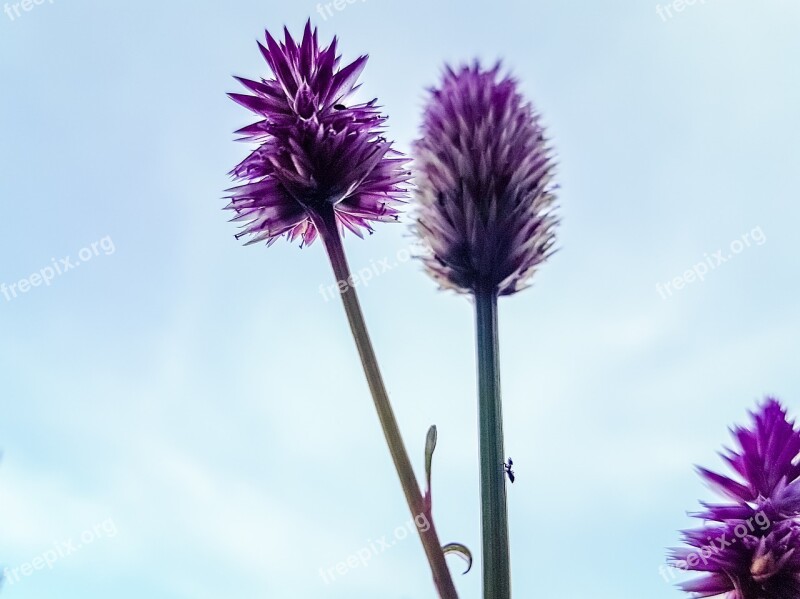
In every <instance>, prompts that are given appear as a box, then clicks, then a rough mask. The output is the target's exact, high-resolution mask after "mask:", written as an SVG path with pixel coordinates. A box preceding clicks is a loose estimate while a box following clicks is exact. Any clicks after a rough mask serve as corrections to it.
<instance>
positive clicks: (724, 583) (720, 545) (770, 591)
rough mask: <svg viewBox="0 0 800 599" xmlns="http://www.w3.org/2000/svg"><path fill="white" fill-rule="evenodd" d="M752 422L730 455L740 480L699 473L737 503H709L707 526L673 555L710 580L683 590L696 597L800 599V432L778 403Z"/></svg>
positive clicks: (740, 431) (770, 402)
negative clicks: (799, 488)
mask: <svg viewBox="0 0 800 599" xmlns="http://www.w3.org/2000/svg"><path fill="white" fill-rule="evenodd" d="M752 416H753V419H754V425H753V427H752V428H743V427H737V428H735V429H733V430H732V433H733V436H734V438H735V439H736V441H737V444H738V447H737V448H736V449H729V450H726V453H724V454H723V457H724V459H725V460H726V461H727V462H728V464H729V465H730V466H731V467H732V469H733V470H734V471H735V473H736V475H737V476H736V477H728V476H724V475H721V474H717V473H715V472H712V471H710V470H706V469H705V468H698V471H699V472H700V474H701V476H702V477H703V478H704V479H705V480H706V481H707V482H708V483H710V484H711V486H712V488H714V489H715V490H717V491H718V492H720V493H721V494H723V495H724V496H725V497H726V498H728V499H729V502H728V503H718V504H711V503H704V504H703V506H704V508H705V509H704V511H702V512H700V513H697V514H694V515H695V517H697V518H699V519H702V520H703V521H704V524H703V526H702V527H700V528H697V529H693V530H687V531H684V533H683V539H684V542H685V543H686V545H687V547H683V548H679V549H675V550H673V551H672V555H671V558H672V563H673V565H675V566H676V567H680V568H683V569H686V570H694V571H697V572H703V573H705V574H706V576H705V577H703V578H700V579H697V580H692V581H689V582H686V583H683V584H681V588H682V589H683V590H684V591H687V592H691V593H694V594H695V596H696V597H724V598H725V599H796V598H797V597H800V520H798V517H800V491H799V490H798V485H799V484H800V482H798V481H799V480H800V466H799V465H798V458H799V457H800V431H798V430H797V428H796V427H795V423H794V421H792V420H790V419H789V418H788V417H787V414H786V410H785V409H784V408H783V407H782V406H781V404H780V402H778V401H777V400H776V399H772V398H767V400H766V401H765V402H764V404H763V405H762V406H761V407H760V409H759V410H758V411H757V412H756V413H755V414H753V415H752Z"/></svg>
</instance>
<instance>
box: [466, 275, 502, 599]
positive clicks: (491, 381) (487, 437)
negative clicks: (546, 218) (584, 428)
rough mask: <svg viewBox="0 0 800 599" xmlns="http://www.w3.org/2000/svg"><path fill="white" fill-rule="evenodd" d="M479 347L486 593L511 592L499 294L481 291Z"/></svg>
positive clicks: (491, 596) (498, 598)
mask: <svg viewBox="0 0 800 599" xmlns="http://www.w3.org/2000/svg"><path fill="white" fill-rule="evenodd" d="M475 316H476V320H475V324H476V330H477V350H478V394H479V397H478V422H479V427H480V451H481V458H480V460H481V523H482V529H483V597H484V599H509V598H510V597H511V566H510V561H509V560H510V554H509V548H508V511H507V507H506V480H505V472H504V470H503V463H504V462H505V455H504V449H503V410H502V402H501V399H500V363H499V358H498V351H499V340H498V333H497V294H496V293H495V292H494V290H491V291H479V292H476V293H475Z"/></svg>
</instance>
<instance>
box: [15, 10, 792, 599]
mask: <svg viewBox="0 0 800 599" xmlns="http://www.w3.org/2000/svg"><path fill="white" fill-rule="evenodd" d="M12 4H13V3H12ZM661 4H662V6H666V5H667V3H666V2H662V3H661ZM656 6H657V5H656V3H654V2H647V1H641V0H640V1H637V2H634V1H632V0H626V1H613V0H612V1H609V2H591V3H590V2H582V3H577V2H557V1H556V0H546V1H538V2H527V1H522V0H505V1H503V2H500V3H488V2H486V3H477V2H472V3H465V2H453V1H447V0H438V1H437V2H435V3H433V2H423V1H422V0H408V1H406V2H402V3H401V2H391V1H389V0H366V1H365V2H360V1H359V2H356V3H354V4H350V5H346V6H345V8H344V10H342V11H335V12H334V14H333V15H332V16H329V17H328V18H327V19H323V18H322V17H321V16H320V15H319V14H317V10H316V4H315V3H314V2H312V1H308V2H298V1H293V2H288V1H287V2H275V1H272V0H267V1H262V2H255V1H239V2H230V3H210V2H197V1H196V2H188V1H178V2H171V3H164V2H152V1H149V0H142V1H140V2H136V3H126V4H124V5H123V4H121V3H117V2H99V1H94V2H91V1H88V0H55V1H54V2H53V3H50V2H49V0H48V2H45V3H44V4H41V5H33V6H32V9H31V10H30V11H29V12H22V13H21V15H20V16H19V17H15V18H14V20H12V19H10V18H9V17H8V16H7V15H6V14H5V13H3V14H0V64H2V71H0V76H1V77H2V84H0V85H2V87H3V93H2V94H0V131H1V132H2V134H0V164H1V165H2V167H1V168H2V177H0V201H2V204H1V206H2V212H1V213H0V255H2V256H3V259H2V260H0V283H5V284H7V285H9V284H12V283H18V281H20V280H21V279H24V278H27V277H29V275H31V274H32V273H37V272H39V271H41V270H42V269H43V268H45V267H48V266H49V265H51V264H52V259H53V258H56V262H57V263H58V262H59V259H60V258H63V257H67V256H71V257H72V261H73V262H75V261H76V260H75V257H77V256H78V254H79V252H80V250H81V249H82V248H91V244H92V243H96V244H97V245H96V247H100V245H99V243H100V241H101V240H103V239H106V238H110V239H111V240H112V242H113V251H111V252H105V251H103V250H102V249H100V251H99V252H97V255H95V254H94V253H93V254H92V256H91V258H90V259H89V260H87V261H86V262H85V263H82V264H81V266H80V268H73V269H71V270H70V271H68V272H64V273H63V274H62V275H60V276H56V277H55V278H54V279H53V281H52V282H51V284H50V285H49V286H43V285H40V286H38V287H34V288H31V289H29V290H28V291H27V292H26V293H24V294H20V295H19V296H18V297H16V298H13V297H12V299H11V301H7V300H6V298H5V297H3V296H2V295H0V338H1V339H2V343H0V399H1V400H2V404H0V405H2V416H1V417H0V448H2V452H3V460H2V463H0V564H3V565H4V566H8V567H11V568H14V567H21V565H23V564H26V563H31V562H32V560H34V559H35V558H37V557H38V556H43V555H45V554H46V552H48V551H51V550H52V549H53V543H54V541H56V542H61V541H66V540H70V539H72V540H73V541H79V539H80V536H81V534H82V533H85V532H86V531H91V530H92V529H93V528H95V527H97V531H96V532H95V533H91V532H90V533H89V535H88V536H87V538H88V537H92V538H93V542H91V543H88V544H86V545H85V546H83V547H82V548H81V549H80V550H79V551H77V552H74V553H72V554H70V555H65V556H63V557H59V559H57V560H56V561H55V563H54V564H53V568H52V570H50V569H45V570H40V571H35V572H33V573H32V574H31V575H29V576H25V577H23V578H21V579H20V580H19V582H17V583H15V584H14V585H8V584H7V585H6V586H5V588H4V589H3V591H2V593H3V594H4V595H6V596H8V597H12V598H17V599H41V598H46V597H58V598H59V599H73V598H75V599H77V598H80V599H106V598H107V597H116V598H119V599H126V598H133V597H136V598H140V597H150V598H153V599H172V598H186V599H212V598H213V599H217V598H219V597H237V598H239V599H261V598H288V597H291V598H292V599H319V598H320V597H326V598H328V597H330V598H333V599H340V598H341V599H375V598H376V597H381V598H385V599H427V598H432V597H433V596H434V593H433V587H432V585H431V583H430V578H429V574H428V570H427V565H426V562H425V560H424V556H423V552H422V549H421V546H420V545H419V542H418V541H417V540H416V539H415V538H413V537H411V538H409V539H408V540H404V541H402V542H398V543H397V544H396V545H394V546H393V547H392V548H391V550H390V551H385V552H384V553H382V554H380V555H378V556H376V557H374V558H373V559H372V560H371V562H370V564H369V566H368V567H367V568H357V569H353V570H351V571H350V572H348V573H347V574H346V575H345V576H343V577H341V578H340V579H338V580H336V581H334V582H332V583H330V584H327V585H326V583H325V582H324V581H323V579H322V578H321V577H320V576H319V574H318V570H319V568H329V567H331V566H334V565H335V564H336V563H337V562H339V561H342V560H345V559H346V558H347V557H348V555H350V554H352V553H355V552H356V551H358V550H359V549H360V548H362V547H364V546H367V545H368V543H369V541H374V540H376V539H379V538H381V537H382V536H384V535H386V536H388V537H389V538H391V537H392V535H393V534H394V533H393V531H394V529H395V528H396V527H398V526H403V525H404V524H405V523H406V522H407V521H408V514H407V509H406V506H405V504H404V501H403V498H402V494H401V492H400V487H399V484H398V483H397V481H396V477H395V474H394V472H393V470H392V467H391V463H390V460H389V457H388V452H387V450H386V448H385V445H384V443H383V440H382V437H381V433H380V431H379V427H378V425H377V419H376V417H375V415H374V413H373V408H372V405H371V400H370V398H369V395H368V391H367V386H366V384H365V382H364V380H363V376H362V373H361V371H360V366H359V364H358V363H357V361H356V353H355V349H354V347H353V343H352V340H351V339H350V336H349V331H348V329H347V326H346V322H345V319H344V316H343V312H342V309H341V306H340V305H338V303H337V302H334V301H327V302H326V301H325V300H324V299H323V298H322V297H321V295H320V293H319V285H320V284H323V285H328V284H330V282H331V278H332V276H331V274H330V273H329V266H328V264H327V263H326V260H325V257H324V253H323V249H322V247H321V246H320V245H319V244H315V245H314V246H312V247H311V248H309V249H306V250H303V251H301V250H299V249H298V248H297V247H294V246H290V245H288V244H286V243H284V242H281V243H278V244H276V245H275V246H273V247H272V248H269V249H266V248H264V247H260V246H258V247H249V248H243V247H240V246H239V244H238V243H237V242H236V241H235V240H234V239H233V233H234V232H235V229H234V226H233V225H232V224H229V223H227V222H226V219H227V215H226V214H225V213H223V212H221V210H220V208H221V207H222V206H223V205H224V202H223V200H221V199H220V196H221V195H222V190H223V189H224V188H225V187H227V186H228V185H229V180H228V178H227V177H226V172H227V171H228V170H229V169H230V168H231V167H232V166H233V165H234V164H235V163H236V162H237V161H238V160H239V159H241V158H242V157H243V156H244V153H245V152H246V147H245V146H244V145H242V144H234V143H233V142H232V141H231V140H232V139H233V135H232V131H233V130H234V129H236V128H238V127H241V126H243V125H244V124H247V123H248V122H250V120H251V117H250V116H248V114H246V111H245V110H244V109H242V108H241V107H239V106H237V105H236V104H234V103H233V102H231V101H230V100H228V99H227V98H226V97H225V93H226V92H229V91H238V89H237V85H236V84H235V82H234V81H233V79H232V78H231V75H233V74H238V75H243V76H250V77H255V76H259V75H264V74H266V72H267V71H266V66H265V64H264V63H263V60H262V59H261V57H260V54H259V52H258V50H257V47H256V44H255V40H256V39H257V38H260V37H261V36H262V35H263V28H264V27H270V28H273V29H275V28H279V27H282V26H283V25H284V24H287V25H289V26H290V28H291V29H292V30H293V31H295V32H299V31H300V28H301V27H302V25H303V23H304V22H305V20H306V18H308V16H311V17H312V19H313V20H314V22H315V23H316V24H317V25H319V27H320V34H321V36H322V38H323V39H325V40H328V39H330V37H331V36H333V35H334V34H338V35H339V36H340V38H341V49H342V51H343V52H344V55H345V59H348V58H354V57H355V56H357V55H358V54H360V53H364V52H368V53H369V54H370V55H371V58H370V62H369V64H368V66H367V69H366V71H365V73H364V77H363V80H364V88H363V89H364V95H365V96H367V95H368V96H369V97H372V96H377V97H379V99H380V103H381V104H382V105H383V106H385V109H386V111H387V113H388V114H389V115H390V121H389V126H390V129H389V132H390V135H391V137H393V138H394V139H395V140H397V145H398V148H400V149H401V150H404V151H405V150H408V148H409V145H410V142H411V140H413V139H414V137H415V135H416V131H417V126H418V120H419V115H420V111H421V107H422V102H423V100H424V97H425V96H424V89H425V88H426V87H428V86H430V85H433V84H435V83H436V81H437V78H438V73H439V71H440V68H441V64H442V62H443V61H445V60H449V61H461V60H469V59H471V58H473V57H475V56H478V57H481V58H483V59H484V60H486V61H493V60H495V59H496V58H503V59H504V60H505V61H506V64H507V65H508V66H509V67H510V68H511V69H513V72H514V73H515V74H516V75H517V76H518V77H519V78H520V80H521V81H522V86H523V89H524V91H525V93H526V94H528V95H529V96H530V97H531V99H532V100H533V101H534V102H535V103H536V105H537V106H538V108H539V109H540V111H541V112H542V114H543V118H544V122H545V123H546V125H547V126H548V130H549V133H550V135H551V137H552V138H553V140H554V144H555V146H556V148H557V151H558V155H559V161H560V175H559V181H560V183H561V185H562V190H561V194H560V206H561V215H562V218H563V226H562V228H561V230H560V232H559V246H560V248H561V251H560V252H559V253H558V254H557V255H556V256H555V257H554V258H553V260H552V261H551V262H550V263H549V264H547V265H546V266H545V267H544V268H543V269H542V271H541V272H540V273H539V275H538V276H537V278H536V281H535V285H534V287H533V289H530V290H528V291H526V292H524V293H521V294H519V295H518V296H516V297H513V298H510V299H506V300H504V301H502V305H501V335H502V348H501V353H502V355H501V360H502V372H503V387H504V389H503V391H504V398H505V414H506V419H507V422H506V435H507V438H506V442H507V451H508V453H509V454H510V455H511V456H512V457H513V458H514V462H515V464H516V473H517V482H516V484H515V485H514V486H513V487H512V488H510V490H509V491H510V492H509V502H510V516H511V535H512V561H513V564H512V569H513V574H514V587H515V590H516V593H515V594H516V596H517V597H520V598H523V599H528V598H530V597H534V598H536V597H541V598H552V597H558V598H559V599H584V598H585V597H592V598H593V599H612V598H613V599H639V598H641V597H648V598H649V599H662V598H664V599H666V598H669V597H676V598H677V597H680V596H681V595H680V593H678V592H677V591H675V590H674V589H673V588H672V587H671V586H670V585H669V584H668V583H666V582H665V581H664V580H663V579H662V578H661V577H660V576H659V572H658V568H659V565H660V564H661V563H662V562H663V556H664V553H665V550H664V548H665V547H666V546H669V545H672V544H674V543H676V542H677V539H678V533H677V532H676V530H677V529H678V528H680V527H681V526H684V525H685V524H687V523H688V520H687V518H686V516H685V512H686V511H687V510H694V509H695V507H696V505H697V499H698V497H700V496H707V495H708V492H707V491H706V490H704V489H703V487H702V484H701V483H700V481H699V480H698V479H697V477H696V476H695V475H694V473H693V471H692V464H694V463H698V462H699V463H704V464H708V465H710V466H714V467H716V466H719V464H720V462H719V460H718V458H716V457H715V451H716V450H717V449H719V447H720V445H721V444H722V443H723V442H726V441H727V432H726V428H727V426H728V425H730V424H732V423H734V422H740V421H744V420H745V419H746V410H747V409H748V408H750V407H752V406H753V405H754V402H755V401H756V400H757V399H758V398H760V397H761V396H763V395H764V394H765V393H775V394H777V395H778V396H780V397H781V398H783V399H784V400H785V401H786V402H787V404H788V406H789V407H790V410H791V411H792V412H793V413H794V414H797V409H796V408H797V406H798V405H799V404H798V401H800V379H798V376H797V373H798V366H797V356H798V344H799V343H800V342H798V339H799V338H800V315H798V311H797V296H798V291H800V282H799V280H798V253H799V252H800V248H798V245H797V244H798V241H797V239H798V236H797V231H796V228H797V223H798V222H800V203H799V202H798V197H797V193H798V192H797V190H798V189H800V169H798V168H797V166H798V149H797V140H798V138H800V116H798V106H800V84H798V75H797V61H798V58H800V41H798V38H797V31H798V30H799V29H800V7H798V5H797V3H796V2H794V1H791V0H782V1H778V0H775V1H767V2H761V3H754V2H745V1H744V0H736V1H734V0H725V1H722V0H707V2H705V3H704V4H701V3H699V2H698V3H696V4H695V5H693V6H688V7H686V8H685V10H683V11H682V12H680V13H674V15H673V17H672V18H671V19H667V20H664V19H662V18H661V17H659V15H658V13H657V10H656ZM12 10H13V7H12ZM662 12H663V11H662ZM12 14H13V13H12ZM759 228H760V229H759ZM757 229H758V230H759V231H761V233H762V234H763V238H764V239H765V240H766V241H765V242H763V243H761V244H760V245H759V244H752V245H751V247H747V248H746V249H744V250H743V251H741V253H739V254H738V255H736V256H735V257H734V258H732V259H731V260H729V261H727V262H726V263H725V264H722V265H720V266H718V267H717V268H715V269H714V270H712V271H710V272H709V273H708V274H707V276H706V278H705V280H704V281H703V282H700V281H694V282H691V283H689V284H687V285H686V286H685V287H684V288H683V289H680V290H678V291H676V292H675V293H674V294H673V295H672V296H671V297H667V298H666V299H662V296H661V295H660V294H659V292H658V291H657V289H656V285H657V284H658V283H662V284H663V283H666V282H668V281H671V280H673V279H674V278H675V277H677V276H681V275H682V274H683V273H684V271H686V270H687V269H690V268H692V266H693V265H695V264H697V263H699V262H702V261H703V260H704V259H705V254H708V255H709V256H711V255H713V254H714V253H715V252H716V251H717V250H718V249H725V251H726V253H727V250H728V248H729V247H730V244H731V242H733V241H734V240H737V239H741V238H742V236H743V235H744V234H747V233H752V232H753V231H754V230H757ZM751 238H752V235H751ZM410 243H411V239H410V238H409V237H408V232H407V229H406V227H405V226H404V225H385V226H381V227H379V229H378V231H377V233H376V234H375V235H374V236H372V237H369V238H368V239H366V240H364V241H360V240H358V239H355V238H353V237H352V236H351V237H349V238H348V239H347V240H346V246H347V250H348V252H349V255H350V258H351V261H352V263H353V266H354V268H358V267H360V266H364V265H368V264H369V263H370V261H371V260H376V261H378V260H381V259H383V258H384V257H391V258H392V259H393V260H394V259H395V257H396V256H397V253H398V251H400V250H402V249H403V248H405V247H407V246H408V245H409V244H410ZM105 247H111V246H110V245H109V243H108V242H107V243H106V246H105ZM84 255H85V256H87V257H88V256H89V255H88V254H86V253H85V252H84ZM361 294H362V296H361V297H362V303H363V305H364V309H365V312H366V316H367V320H368V322H369V324H370V327H371V330H372V334H373V336H374V342H375V345H376V349H377V352H378V355H379V357H380V359H381V361H382V365H383V368H384V374H385V378H386V381H387V384H388V387H389V389H390V392H391V394H392V398H393V400H394V404H395V409H396V412H397V414H398V418H399V420H400V423H401V428H402V430H403V432H404V435H405V438H406V443H407V445H408V447H409V450H410V452H411V453H412V457H413V459H414V461H415V465H416V467H417V471H418V473H419V474H421V473H422V457H423V456H422V453H423V444H424V435H425V431H426V430H427V427H428V426H429V425H430V424H432V423H436V424H437V425H438V428H439V448H438V450H437V454H436V458H435V464H434V496H435V516H436V519H437V528H438V529H439V530H440V534H441V536H442V538H443V540H444V541H460V542H463V543H465V544H467V545H468V546H470V547H471V548H472V549H473V550H474V551H476V552H477V551H478V549H479V544H480V543H479V522H478V471H477V443H476V428H477V423H476V409H475V375H474V369H473V368H474V355H473V339H472V336H473V332H472V314H471V307H470V305H469V303H468V302H467V301H466V300H465V299H463V298H460V297H456V296H454V295H452V294H448V293H441V292H438V291H437V290H436V288H435V286H434V284H433V283H432V282H431V281H430V280H429V279H428V278H427V277H426V276H425V275H424V274H423V273H422V272H421V269H420V266H419V264H418V263H417V262H413V261H412V262H404V263H402V264H398V266H397V268H394V269H393V270H391V272H387V273H385V274H383V275H382V276H380V277H378V278H376V279H375V280H373V281H372V283H371V285H370V286H369V287H367V288H363V289H361ZM104 523H105V524H106V526H105V528H104V527H103V525H104ZM111 524H113V526H111ZM104 531H113V532H115V533H116V534H113V535H112V534H110V533H107V532H104ZM59 546H60V545H59ZM461 567H462V566H461V563H460V562H459V561H458V560H457V559H456V558H453V570H454V572H455V573H456V579H457V585H458V588H459V590H460V593H461V596H462V598H463V599H476V598H478V597H479V596H480V592H479V588H480V575H479V568H476V569H475V570H473V572H471V573H470V574H468V575H467V576H463V577H462V576H460V574H458V573H459V572H460V568H461Z"/></svg>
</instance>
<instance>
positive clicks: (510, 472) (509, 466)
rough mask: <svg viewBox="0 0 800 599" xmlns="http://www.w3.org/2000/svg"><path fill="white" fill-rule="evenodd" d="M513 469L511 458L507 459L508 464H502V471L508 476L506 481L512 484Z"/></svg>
mask: <svg viewBox="0 0 800 599" xmlns="http://www.w3.org/2000/svg"><path fill="white" fill-rule="evenodd" d="M513 467H514V460H512V459H511V458H508V462H504V463H503V471H504V472H505V473H506V474H508V480H510V481H511V482H512V484H513V482H514V478H515V476H514V471H513V470H512V468H513Z"/></svg>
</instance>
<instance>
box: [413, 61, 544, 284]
mask: <svg viewBox="0 0 800 599" xmlns="http://www.w3.org/2000/svg"><path fill="white" fill-rule="evenodd" d="M499 71H500V64H497V65H496V66H495V67H494V68H492V69H490V70H482V69H481V67H480V65H479V64H478V63H477V62H476V63H475V64H474V65H473V66H471V67H470V66H464V67H461V68H460V69H459V70H455V71H454V70H453V69H451V68H450V67H446V69H445V73H444V79H443V81H442V83H441V86H440V87H439V88H438V89H433V90H431V92H432V93H431V98H430V100H429V102H428V105H427V107H426V109H425V114H424V121H423V125H422V131H421V133H422V135H421V137H420V139H419V140H418V141H417V142H416V143H415V144H414V152H413V158H414V163H415V166H416V173H415V184H416V192H415V196H416V200H417V205H418V208H417V214H416V217H417V222H416V226H415V230H416V232H417V234H418V235H419V236H420V237H421V239H422V242H423V244H424V245H426V246H427V247H428V249H429V250H430V251H429V255H428V256H427V257H425V258H424V261H425V265H426V267H427V270H428V272H429V273H430V274H431V276H432V277H433V278H434V279H435V280H437V281H438V282H439V283H440V284H441V285H442V286H443V287H446V288H451V289H455V290H457V291H459V292H463V293H474V292H477V291H479V290H480V291H488V292H495V293H497V294H498V295H507V294H511V293H514V292H516V291H519V290H520V289H522V288H524V287H525V286H527V284H528V282H529V280H530V277H531V276H532V275H533V273H534V271H535V270H536V268H537V267H538V266H539V265H540V264H541V263H542V262H543V261H544V260H545V259H546V258H547V257H548V256H549V255H550V253H551V252H552V249H553V244H554V242H555V235H554V228H555V225H556V224H557V219H556V217H555V215H554V213H553V202H554V199H555V195H554V185H553V183H552V179H553V172H554V162H553V159H552V153H551V151H550V149H549V148H548V145H547V140H546V138H545V133H544V130H543V128H542V126H541V124H540V122H539V117H538V115H537V114H536V113H535V112H534V110H533V108H532V106H531V105H530V104H529V103H527V102H526V101H525V99H524V98H523V97H522V95H521V94H520V93H519V90H518V87H517V82H516V81H515V80H514V79H513V78H511V77H509V76H505V77H501V76H500V73H499Z"/></svg>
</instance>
